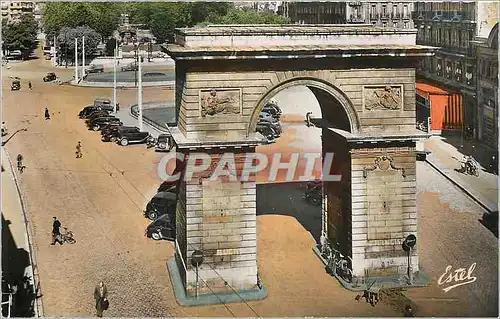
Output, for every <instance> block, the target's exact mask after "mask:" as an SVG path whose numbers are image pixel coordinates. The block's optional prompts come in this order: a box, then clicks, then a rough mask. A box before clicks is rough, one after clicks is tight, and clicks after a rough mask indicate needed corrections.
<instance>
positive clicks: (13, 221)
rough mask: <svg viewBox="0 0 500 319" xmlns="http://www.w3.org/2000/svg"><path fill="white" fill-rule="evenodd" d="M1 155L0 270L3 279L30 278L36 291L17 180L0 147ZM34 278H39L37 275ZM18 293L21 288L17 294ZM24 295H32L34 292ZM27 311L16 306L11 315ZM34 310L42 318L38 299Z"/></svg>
mask: <svg viewBox="0 0 500 319" xmlns="http://www.w3.org/2000/svg"><path fill="white" fill-rule="evenodd" d="M1 152H2V165H3V167H4V169H5V171H3V172H2V259H3V258H5V257H6V259H4V263H5V264H4V265H5V267H2V270H4V273H3V276H2V277H4V279H6V280H9V281H11V282H13V281H14V282H15V281H18V280H22V278H23V277H24V276H26V277H28V278H29V285H30V286H31V287H36V284H37V281H38V280H37V278H34V273H33V272H34V270H35V269H36V261H35V260H34V258H33V257H34V256H32V254H31V251H32V250H31V247H30V243H29V240H28V230H27V225H26V220H25V215H24V208H23V205H22V202H21V201H22V199H21V197H20V194H19V192H18V190H17V186H16V179H15V176H14V172H13V169H12V167H11V166H10V162H9V159H8V157H7V153H6V151H5V148H3V147H2V150H1ZM11 160H12V159H11ZM4 268H5V269H4ZM35 272H36V271H35ZM35 275H36V276H38V274H37V273H36V274H35ZM34 279H36V281H34ZM20 293H21V288H19V292H18V294H20ZM26 293H31V294H32V293H34V291H31V292H26ZM28 302H29V301H28ZM30 308H31V307H30V306H29V304H18V305H17V306H16V307H15V309H14V310H13V311H14V313H16V312H17V313H18V315H19V314H22V316H25V315H26V314H30V315H31V312H30ZM33 310H34V316H35V317H38V316H41V315H42V313H43V310H42V304H41V300H40V299H37V300H36V301H35V305H34V309H33Z"/></svg>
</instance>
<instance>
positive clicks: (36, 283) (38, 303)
mask: <svg viewBox="0 0 500 319" xmlns="http://www.w3.org/2000/svg"><path fill="white" fill-rule="evenodd" d="M2 148H3V150H4V152H5V155H6V157H7V160H8V161H9V166H10V170H11V172H12V176H13V177H14V184H15V185H16V190H17V194H18V196H19V202H20V203H21V210H22V214H23V222H24V227H25V230H26V232H25V233H26V237H27V239H28V246H29V250H30V251H29V256H30V259H31V260H30V263H31V265H30V266H31V274H30V275H31V278H32V279H33V289H34V291H33V293H34V294H35V300H34V301H35V309H34V310H35V318H41V317H43V301H42V297H40V298H38V295H41V296H43V293H41V292H42V286H41V285H40V277H39V276H40V274H39V273H38V266H37V265H38V264H37V260H36V255H35V249H34V244H33V241H32V238H33V233H32V230H31V227H29V226H28V223H29V220H28V212H27V210H26V206H25V205H24V202H25V200H24V196H23V194H22V192H21V188H20V186H19V179H18V177H17V174H16V171H15V170H14V167H13V166H12V160H11V159H10V156H9V152H7V149H6V148H4V147H2ZM37 290H38V293H37Z"/></svg>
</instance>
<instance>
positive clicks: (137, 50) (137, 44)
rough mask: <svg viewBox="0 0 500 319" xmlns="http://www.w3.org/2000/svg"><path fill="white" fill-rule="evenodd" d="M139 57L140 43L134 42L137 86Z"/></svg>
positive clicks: (135, 80) (135, 81)
mask: <svg viewBox="0 0 500 319" xmlns="http://www.w3.org/2000/svg"><path fill="white" fill-rule="evenodd" d="M138 59H139V43H137V42H135V43H134V61H135V63H134V65H133V67H134V83H135V87H137V69H138V65H137V60H138Z"/></svg>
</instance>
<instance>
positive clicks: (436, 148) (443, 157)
mask: <svg viewBox="0 0 500 319" xmlns="http://www.w3.org/2000/svg"><path fill="white" fill-rule="evenodd" d="M424 145H425V149H426V150H428V151H430V152H431V153H430V154H428V155H427V158H426V161H427V162H428V163H429V164H430V165H431V166H432V167H434V168H435V169H436V170H438V171H439V172H440V173H441V174H443V175H444V176H445V177H446V178H447V179H449V180H450V181H451V182H452V183H453V184H455V185H456V186H458V187H459V188H460V189H462V191H464V192H465V193H467V195H469V196H470V197H472V198H473V199H474V200H475V201H476V202H477V203H478V204H479V205H481V206H482V207H483V208H485V209H486V210H488V211H489V212H492V211H497V210H498V176H497V175H494V174H491V173H488V172H486V171H485V170H484V169H485V168H484V167H482V166H480V172H479V177H476V176H471V175H467V174H463V173H459V172H457V171H456V170H455V169H460V168H461V166H462V164H461V163H460V161H461V160H462V159H463V157H464V154H462V153H460V152H459V150H457V149H456V148H455V147H454V146H453V145H451V144H448V143H447V142H446V141H445V140H444V139H443V138H442V137H439V136H433V137H431V138H429V139H427V140H425V141H424Z"/></svg>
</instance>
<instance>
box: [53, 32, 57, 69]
mask: <svg viewBox="0 0 500 319" xmlns="http://www.w3.org/2000/svg"><path fill="white" fill-rule="evenodd" d="M53 58H54V66H55V65H56V64H57V46H56V36H54V56H53Z"/></svg>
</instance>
